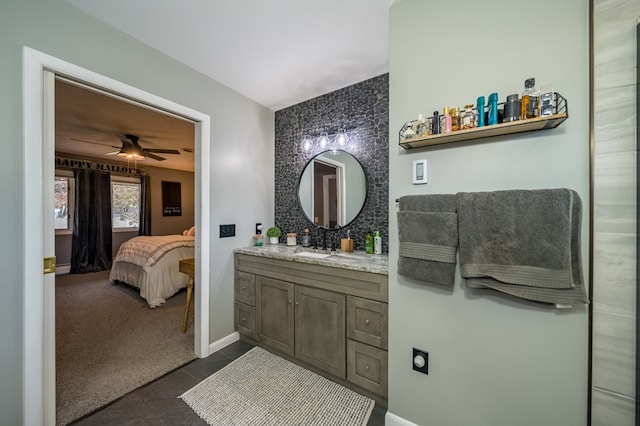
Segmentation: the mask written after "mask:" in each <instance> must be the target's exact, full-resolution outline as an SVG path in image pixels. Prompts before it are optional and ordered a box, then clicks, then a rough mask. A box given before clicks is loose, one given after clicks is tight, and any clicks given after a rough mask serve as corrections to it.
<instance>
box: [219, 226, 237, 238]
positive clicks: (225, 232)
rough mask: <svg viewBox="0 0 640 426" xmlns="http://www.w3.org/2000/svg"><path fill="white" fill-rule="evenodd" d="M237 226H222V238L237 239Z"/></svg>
mask: <svg viewBox="0 0 640 426" xmlns="http://www.w3.org/2000/svg"><path fill="white" fill-rule="evenodd" d="M235 236H236V225H235V224H232V225H220V238H227V237H235Z"/></svg>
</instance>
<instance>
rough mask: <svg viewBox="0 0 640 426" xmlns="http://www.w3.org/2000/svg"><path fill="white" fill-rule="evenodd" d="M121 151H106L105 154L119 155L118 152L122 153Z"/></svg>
mask: <svg viewBox="0 0 640 426" xmlns="http://www.w3.org/2000/svg"><path fill="white" fill-rule="evenodd" d="M120 152H121V151H113V152H107V153H106V154H104V155H118V154H120Z"/></svg>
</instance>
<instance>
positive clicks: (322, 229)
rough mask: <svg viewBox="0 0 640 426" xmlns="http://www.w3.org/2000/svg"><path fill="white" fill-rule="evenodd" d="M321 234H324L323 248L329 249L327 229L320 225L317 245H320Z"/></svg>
mask: <svg viewBox="0 0 640 426" xmlns="http://www.w3.org/2000/svg"><path fill="white" fill-rule="evenodd" d="M320 234H322V250H326V249H327V230H326V228H323V227H322V226H318V238H317V239H316V246H317V245H318V240H319V239H320Z"/></svg>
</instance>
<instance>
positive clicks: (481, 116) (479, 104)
mask: <svg viewBox="0 0 640 426" xmlns="http://www.w3.org/2000/svg"><path fill="white" fill-rule="evenodd" d="M476 104H477V108H478V121H477V125H478V127H484V96H478V99H477V100H476Z"/></svg>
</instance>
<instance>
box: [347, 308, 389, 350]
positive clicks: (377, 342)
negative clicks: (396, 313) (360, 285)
mask: <svg viewBox="0 0 640 426" xmlns="http://www.w3.org/2000/svg"><path fill="white" fill-rule="evenodd" d="M387 318H388V305H387V304H386V303H382V302H376V301H373V300H368V299H361V298H359V297H353V296H349V297H347V337H348V338H349V339H353V340H357V341H359V342H362V343H366V344H368V345H373V346H377V347H378V348H381V349H387V321H388V320H387Z"/></svg>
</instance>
